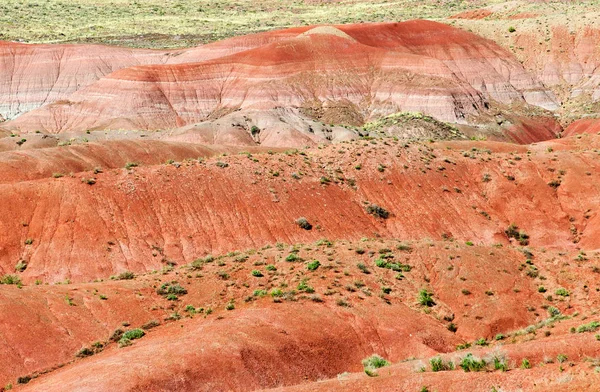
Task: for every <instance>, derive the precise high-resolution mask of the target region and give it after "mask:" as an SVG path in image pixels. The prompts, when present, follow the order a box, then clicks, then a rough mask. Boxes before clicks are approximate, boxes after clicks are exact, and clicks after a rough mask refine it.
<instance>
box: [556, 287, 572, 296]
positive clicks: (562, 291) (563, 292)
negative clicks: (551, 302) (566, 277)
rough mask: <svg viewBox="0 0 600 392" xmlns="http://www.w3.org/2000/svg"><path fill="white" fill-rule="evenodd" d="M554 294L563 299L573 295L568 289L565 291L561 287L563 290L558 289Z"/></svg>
mask: <svg viewBox="0 0 600 392" xmlns="http://www.w3.org/2000/svg"><path fill="white" fill-rule="evenodd" d="M554 294H556V295H559V296H561V297H568V296H569V295H571V294H570V293H569V291H568V290H567V289H565V288H562V287H561V288H559V289H557V290H556V291H555V292H554Z"/></svg>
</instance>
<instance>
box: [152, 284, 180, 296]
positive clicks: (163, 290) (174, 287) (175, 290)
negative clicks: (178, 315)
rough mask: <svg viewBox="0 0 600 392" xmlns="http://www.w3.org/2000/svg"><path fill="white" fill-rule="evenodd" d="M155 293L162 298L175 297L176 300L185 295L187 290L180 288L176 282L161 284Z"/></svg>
mask: <svg viewBox="0 0 600 392" xmlns="http://www.w3.org/2000/svg"><path fill="white" fill-rule="evenodd" d="M156 293H157V294H159V295H162V296H163V297H168V296H175V299H176V298H177V296H179V295H185V294H187V290H186V289H185V288H183V287H181V285H179V284H178V283H177V282H167V283H163V284H162V285H161V286H160V288H159V289H158V290H156Z"/></svg>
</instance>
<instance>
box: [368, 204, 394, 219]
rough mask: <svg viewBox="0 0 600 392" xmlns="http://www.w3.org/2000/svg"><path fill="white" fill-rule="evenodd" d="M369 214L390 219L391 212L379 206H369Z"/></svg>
mask: <svg viewBox="0 0 600 392" xmlns="http://www.w3.org/2000/svg"><path fill="white" fill-rule="evenodd" d="M367 213H369V214H371V215H373V216H375V217H378V218H382V219H387V218H389V217H390V213H389V211H387V210H386V209H385V208H383V207H380V206H378V205H377V204H369V205H368V206H367Z"/></svg>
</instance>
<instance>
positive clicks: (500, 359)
mask: <svg viewBox="0 0 600 392" xmlns="http://www.w3.org/2000/svg"><path fill="white" fill-rule="evenodd" d="M492 362H493V363H494V370H500V371H502V372H505V371H507V370H508V361H507V359H506V356H505V355H501V354H494V355H493V356H492Z"/></svg>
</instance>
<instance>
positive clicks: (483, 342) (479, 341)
mask: <svg viewBox="0 0 600 392" xmlns="http://www.w3.org/2000/svg"><path fill="white" fill-rule="evenodd" d="M475 345H477V346H487V345H488V342H487V340H485V339H484V338H479V339H477V340H476V341H475Z"/></svg>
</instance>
